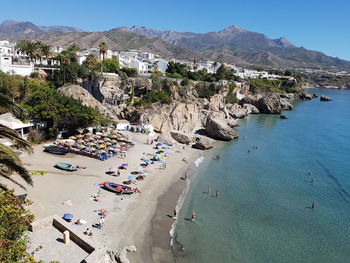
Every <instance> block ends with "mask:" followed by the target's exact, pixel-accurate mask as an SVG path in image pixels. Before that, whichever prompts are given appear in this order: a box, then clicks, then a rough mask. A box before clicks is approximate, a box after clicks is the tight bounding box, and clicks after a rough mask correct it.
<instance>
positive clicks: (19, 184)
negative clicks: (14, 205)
mask: <svg viewBox="0 0 350 263" xmlns="http://www.w3.org/2000/svg"><path fill="white" fill-rule="evenodd" d="M0 176H2V177H4V178H5V179H7V180H9V181H11V182H12V183H14V184H16V185H18V186H19V187H21V188H22V189H24V190H27V189H26V188H25V187H24V186H23V184H21V183H19V182H17V181H16V180H14V179H12V178H11V174H8V173H6V172H4V171H1V170H0ZM0 189H3V190H8V188H7V187H6V186H5V185H3V184H1V183H0Z"/></svg>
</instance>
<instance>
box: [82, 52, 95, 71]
mask: <svg viewBox="0 0 350 263" xmlns="http://www.w3.org/2000/svg"><path fill="white" fill-rule="evenodd" d="M83 65H85V66H87V67H88V68H89V69H90V70H93V71H95V70H97V69H98V60H97V57H96V56H95V55H94V54H89V55H87V56H86V59H85V61H84V62H83Z"/></svg>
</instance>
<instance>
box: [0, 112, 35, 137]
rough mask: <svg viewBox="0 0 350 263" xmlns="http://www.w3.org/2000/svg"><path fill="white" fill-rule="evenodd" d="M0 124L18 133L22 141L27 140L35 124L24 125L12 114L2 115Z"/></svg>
mask: <svg viewBox="0 0 350 263" xmlns="http://www.w3.org/2000/svg"><path fill="white" fill-rule="evenodd" d="M0 124H2V125H4V126H6V127H8V128H10V129H13V130H15V131H17V132H18V133H19V134H20V135H21V138H22V139H27V136H28V132H29V130H30V128H31V127H33V126H34V124H33V123H30V122H29V123H23V122H22V121H21V120H19V119H17V118H16V117H14V116H13V115H12V114H11V113H4V114H1V115H0Z"/></svg>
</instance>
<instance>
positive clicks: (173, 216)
mask: <svg viewBox="0 0 350 263" xmlns="http://www.w3.org/2000/svg"><path fill="white" fill-rule="evenodd" d="M173 218H174V220H175V219H176V208H174V216H173Z"/></svg>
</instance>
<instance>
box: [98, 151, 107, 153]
mask: <svg viewBox="0 0 350 263" xmlns="http://www.w3.org/2000/svg"><path fill="white" fill-rule="evenodd" d="M98 152H99V153H106V151H105V150H99V151H98Z"/></svg>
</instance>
